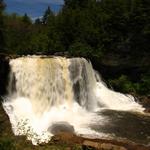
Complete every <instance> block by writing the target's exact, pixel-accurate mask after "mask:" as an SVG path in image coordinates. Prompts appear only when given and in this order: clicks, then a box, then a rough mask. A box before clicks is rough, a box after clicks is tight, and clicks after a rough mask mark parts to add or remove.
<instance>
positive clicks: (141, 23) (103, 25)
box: [0, 0, 150, 93]
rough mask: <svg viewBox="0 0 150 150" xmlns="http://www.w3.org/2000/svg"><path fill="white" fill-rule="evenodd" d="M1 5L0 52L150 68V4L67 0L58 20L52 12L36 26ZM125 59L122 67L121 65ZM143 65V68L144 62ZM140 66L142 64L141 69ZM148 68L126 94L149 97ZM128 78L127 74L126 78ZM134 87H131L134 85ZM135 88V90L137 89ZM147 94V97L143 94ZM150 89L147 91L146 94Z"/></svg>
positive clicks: (142, 0)
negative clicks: (65, 54) (63, 56)
mask: <svg viewBox="0 0 150 150" xmlns="http://www.w3.org/2000/svg"><path fill="white" fill-rule="evenodd" d="M4 8H5V5H4V3H3V0H1V1H0V42H1V43H0V52H4V53H9V54H21V55H22V54H36V53H37V54H55V53H56V52H66V51H67V52H68V53H69V54H71V55H72V56H83V57H87V58H89V59H91V60H96V62H97V63H98V65H101V62H103V60H104V59H106V60H107V56H111V57H109V58H110V62H111V65H114V64H113V63H112V62H113V61H111V60H113V58H116V57H117V58H127V62H125V64H126V65H127V66H126V67H130V66H136V65H140V67H141V68H143V66H145V65H147V68H148V66H149V65H150V63H149V61H146V60H149V58H148V56H149V55H150V44H149V39H150V1H149V0H114V1H113V0H101V1H98V0H82V1H80V0H65V1H64V6H63V8H62V9H61V10H60V12H59V13H58V14H54V13H53V12H52V10H51V8H50V7H48V8H47V9H46V10H45V12H44V14H43V17H42V18H38V19H36V20H35V22H33V21H31V19H30V18H29V16H28V15H27V14H25V15H24V16H18V15H17V14H11V15H8V14H5V15H4ZM121 61H122V59H120V62H119V63H118V64H121ZM140 61H141V62H140ZM137 63H138V64H137ZM147 68H146V69H141V70H142V71H141V73H140V75H139V76H140V80H139V81H136V82H135V83H134V82H133V81H132V80H131V78H130V76H128V78H129V79H130V80H128V79H126V78H123V77H120V78H119V79H117V78H116V79H115V80H117V81H116V82H123V81H124V83H125V82H127V83H126V84H123V85H124V86H125V87H122V86H120V87H119V86H117V84H118V83H114V82H112V84H113V85H115V87H117V89H119V88H121V89H123V91H125V92H130V91H135V89H136V92H139V93H145V92H146V91H148V89H149V88H148V87H149V76H148V77H147V78H148V79H146V80H145V77H144V78H143V76H145V75H146V74H147ZM122 74H123V73H122ZM128 81H130V82H132V83H130V82H128ZM132 84H135V86H136V88H135V87H134V88H133V86H132ZM141 87H142V89H143V92H142V91H140V90H138V88H141ZM144 88H146V89H144Z"/></svg>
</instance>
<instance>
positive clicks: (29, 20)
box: [22, 13, 31, 25]
mask: <svg viewBox="0 0 150 150" xmlns="http://www.w3.org/2000/svg"><path fill="white" fill-rule="evenodd" d="M22 21H23V23H24V24H26V25H30V24H31V19H30V17H29V16H28V15H27V14H26V13H25V14H24V16H23V17H22Z"/></svg>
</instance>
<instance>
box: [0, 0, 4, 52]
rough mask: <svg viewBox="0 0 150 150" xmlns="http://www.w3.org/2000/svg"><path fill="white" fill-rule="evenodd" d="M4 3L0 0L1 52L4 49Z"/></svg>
mask: <svg viewBox="0 0 150 150" xmlns="http://www.w3.org/2000/svg"><path fill="white" fill-rule="evenodd" d="M4 8H5V4H4V2H3V0H0V52H3V50H4V49H5V40H4V29H5V27H4V22H3V11H4Z"/></svg>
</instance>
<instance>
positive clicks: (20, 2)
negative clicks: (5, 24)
mask: <svg viewBox="0 0 150 150" xmlns="http://www.w3.org/2000/svg"><path fill="white" fill-rule="evenodd" d="M4 1H5V3H6V5H7V7H6V12H7V13H14V12H15V13H17V14H19V15H24V14H25V13H27V14H28V15H29V16H30V17H31V18H36V17H40V16H42V15H43V13H44V11H45V10H46V8H47V7H48V6H50V7H51V9H52V10H53V11H54V12H58V11H59V9H60V8H61V6H62V5H63V0H4Z"/></svg>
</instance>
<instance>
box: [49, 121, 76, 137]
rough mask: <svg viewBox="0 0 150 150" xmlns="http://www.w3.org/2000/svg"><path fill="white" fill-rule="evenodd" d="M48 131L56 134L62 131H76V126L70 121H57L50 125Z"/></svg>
mask: <svg viewBox="0 0 150 150" xmlns="http://www.w3.org/2000/svg"><path fill="white" fill-rule="evenodd" d="M48 131H49V132H51V133H52V134H54V135H55V134H58V133H60V132H67V133H74V127H73V126H72V125H70V124H69V123H68V122H57V123H54V124H53V125H52V126H50V127H49V128H48Z"/></svg>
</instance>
